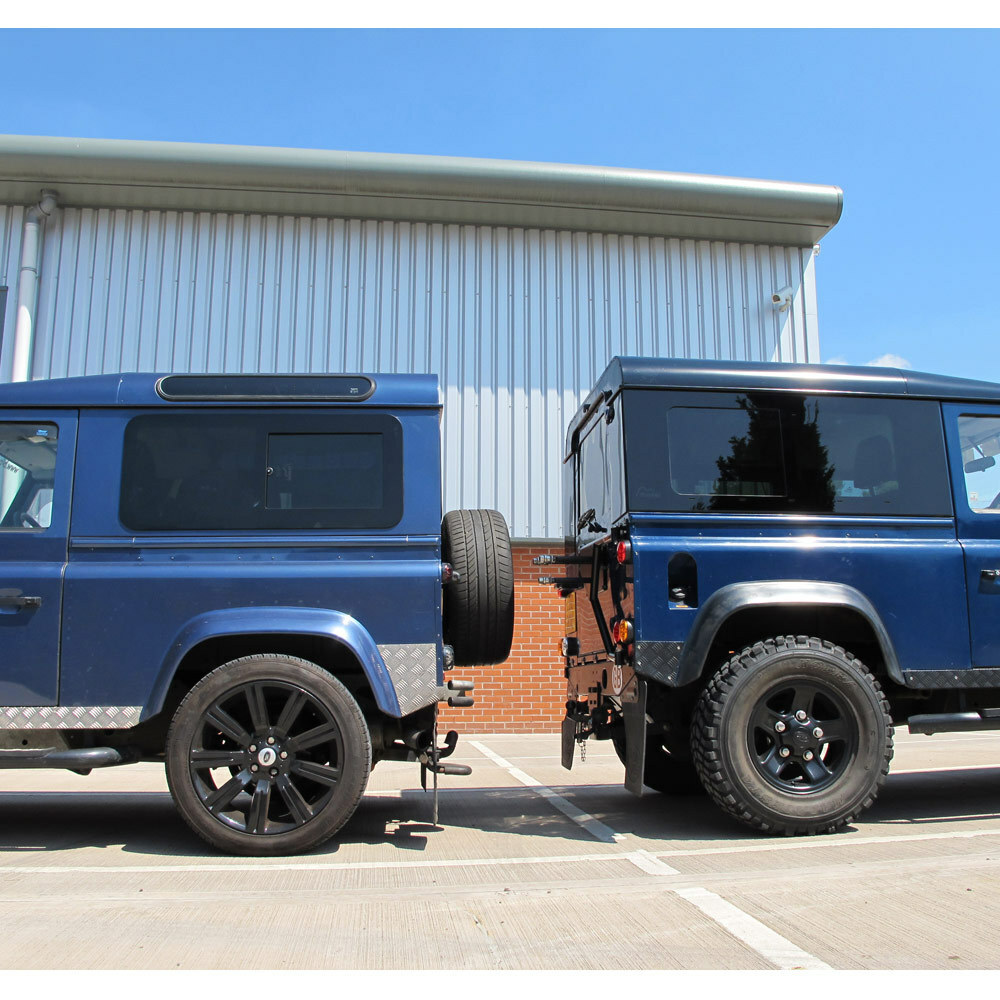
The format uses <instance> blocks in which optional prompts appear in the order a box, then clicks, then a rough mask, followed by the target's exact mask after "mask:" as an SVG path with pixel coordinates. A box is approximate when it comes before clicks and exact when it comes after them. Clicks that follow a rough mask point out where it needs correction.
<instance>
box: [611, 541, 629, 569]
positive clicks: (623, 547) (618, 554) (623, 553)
mask: <svg viewBox="0 0 1000 1000" xmlns="http://www.w3.org/2000/svg"><path fill="white" fill-rule="evenodd" d="M631 552H632V546H631V545H629V543H628V542H619V543H618V547H617V548H616V549H615V558H616V559H617V560H618V565H619V566H624V565H625V563H626V562H628V557H629V556H630V555H631Z"/></svg>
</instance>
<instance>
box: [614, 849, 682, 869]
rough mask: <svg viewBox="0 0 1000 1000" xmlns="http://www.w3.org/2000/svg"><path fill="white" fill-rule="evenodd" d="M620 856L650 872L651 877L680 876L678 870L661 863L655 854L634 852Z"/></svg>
mask: <svg viewBox="0 0 1000 1000" xmlns="http://www.w3.org/2000/svg"><path fill="white" fill-rule="evenodd" d="M620 856H621V857H625V858H628V860H629V861H631V862H632V864H634V865H635V866H636V868H641V869H642V870H643V871H644V872H649V874H650V875H680V872H679V871H678V870H677V869H676V868H671V867H670V865H668V864H666V863H665V862H663V861H661V860H660V859H659V858H658V857H657V856H656V855H655V854H650V853H649V851H632V852H631V853H630V854H625V855H620Z"/></svg>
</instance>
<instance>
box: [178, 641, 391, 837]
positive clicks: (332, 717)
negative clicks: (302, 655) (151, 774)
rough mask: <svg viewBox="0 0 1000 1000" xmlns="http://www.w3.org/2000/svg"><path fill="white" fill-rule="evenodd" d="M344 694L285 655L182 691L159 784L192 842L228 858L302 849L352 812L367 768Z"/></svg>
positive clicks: (234, 666) (365, 736)
mask: <svg viewBox="0 0 1000 1000" xmlns="http://www.w3.org/2000/svg"><path fill="white" fill-rule="evenodd" d="M371 762H372V749H371V739H370V736H369V733H368V726H367V724H366V723H365V719H364V716H363V715H362V714H361V709H360V708H359V707H358V703H357V702H356V701H355V700H354V698H353V697H352V696H351V694H350V692H349V691H348V690H347V688H345V687H344V685H343V684H341V683H340V681H338V680H337V679H336V678H335V677H332V676H331V675H330V674H328V673H327V672H326V671H325V670H322V669H321V668H320V667H318V666H316V665H315V664H314V663H309V662H308V661H306V660H300V659H298V658H296V657H292V656H281V655H277V654H272V653H263V654H259V655H256V656H245V657H242V658H241V659H238V660H232V661H231V662H229V663H226V664H224V665H223V666H221V667H218V668H217V669H216V670H213V671H212V673H210V674H208V676H207V677H204V678H203V679H202V680H201V681H199V682H198V683H197V684H196V685H195V686H194V687H193V688H192V689H191V691H189V692H188V694H187V696H186V697H185V698H184V700H183V701H182V702H181V704H180V706H179V707H178V709H177V712H176V714H175V715H174V719H173V722H172V723H171V726H170V732H169V733H168V735H167V746H166V767H167V783H168V785H169V786H170V793H171V795H173V798H174V801H175V802H176V804H177V808H178V809H179V811H180V813H181V815H182V816H183V817H184V819H185V821H186V822H187V823H188V825H189V826H190V827H191V828H192V829H193V830H194V831H195V833H197V834H198V835H199V836H200V837H202V838H204V839H205V840H206V841H208V843H209V844H211V845H212V846H213V847H215V848H217V849H218V850H220V851H225V852H227V853H230V854H243V855H257V856H273V855H284V854H297V853H300V852H302V851H308V850H310V849H311V848H313V847H316V846H317V845H319V844H321V843H323V842H324V841H325V840H328V839H329V838H330V837H332V836H333V835H334V834H335V833H336V832H337V831H338V830H339V829H340V828H341V827H342V826H343V825H344V823H346V822H347V820H348V819H350V817H351V816H352V815H353V813H354V810H355V809H356V808H357V805H358V803H359V802H360V800H361V796H362V794H363V793H364V790H365V785H366V784H367V781H368V775H369V773H370V771H371Z"/></svg>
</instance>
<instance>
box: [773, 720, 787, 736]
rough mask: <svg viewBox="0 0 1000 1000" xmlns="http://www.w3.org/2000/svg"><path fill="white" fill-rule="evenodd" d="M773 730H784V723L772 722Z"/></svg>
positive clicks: (777, 731)
mask: <svg viewBox="0 0 1000 1000" xmlns="http://www.w3.org/2000/svg"><path fill="white" fill-rule="evenodd" d="M774 731H775V732H776V733H783V732H784V731H785V724H784V723H783V722H776V723H775V724H774Z"/></svg>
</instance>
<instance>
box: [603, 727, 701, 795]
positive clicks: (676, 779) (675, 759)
mask: <svg viewBox="0 0 1000 1000" xmlns="http://www.w3.org/2000/svg"><path fill="white" fill-rule="evenodd" d="M611 741H612V743H613V745H614V748H615V753H616V754H618V759H619V760H620V761H621V762H622V763H623V764H624V763H625V762H626V761H627V759H628V758H627V752H626V748H625V737H624V735H622V736H612V737H611ZM642 783H643V784H644V785H646V786H647V787H649V788H652V789H653V791H654V792H660V793H661V794H662V795H677V796H681V795H700V794H703V793H704V791H705V787H704V786H703V785H702V783H701V779H700V778H699V777H698V772H697V770H695V766H694V762H693V761H692V760H691V758H690V757H689V756H688V755H687V754H686V753H685V754H679V753H672V752H671V751H670V750H669V749H667V747H666V746H664V744H663V740H661V739H658V738H654V737H650V738H649V739H648V740H647V741H646V764H645V767H643V770H642Z"/></svg>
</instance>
